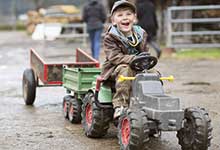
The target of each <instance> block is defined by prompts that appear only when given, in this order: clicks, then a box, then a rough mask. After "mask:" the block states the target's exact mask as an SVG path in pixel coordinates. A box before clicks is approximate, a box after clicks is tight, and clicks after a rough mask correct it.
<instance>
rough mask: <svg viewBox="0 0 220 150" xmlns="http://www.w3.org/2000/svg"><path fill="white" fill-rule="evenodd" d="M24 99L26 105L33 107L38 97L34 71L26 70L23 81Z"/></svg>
mask: <svg viewBox="0 0 220 150" xmlns="http://www.w3.org/2000/svg"><path fill="white" fill-rule="evenodd" d="M22 90H23V98H24V101H25V104H26V105H33V103H34V100H35V96H36V81H35V76H34V71H33V69H26V70H25V71H24V73H23V80H22Z"/></svg>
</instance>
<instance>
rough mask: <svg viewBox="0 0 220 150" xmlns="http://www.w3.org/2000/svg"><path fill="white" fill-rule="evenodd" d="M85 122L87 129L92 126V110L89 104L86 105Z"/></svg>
mask: <svg viewBox="0 0 220 150" xmlns="http://www.w3.org/2000/svg"><path fill="white" fill-rule="evenodd" d="M86 122H87V125H88V127H90V126H91V124H92V108H91V105H90V104H88V105H86Z"/></svg>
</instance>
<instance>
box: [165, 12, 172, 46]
mask: <svg viewBox="0 0 220 150" xmlns="http://www.w3.org/2000/svg"><path fill="white" fill-rule="evenodd" d="M171 41H172V10H171V9H170V8H168V10H167V43H166V46H167V47H171V45H172V43H171Z"/></svg>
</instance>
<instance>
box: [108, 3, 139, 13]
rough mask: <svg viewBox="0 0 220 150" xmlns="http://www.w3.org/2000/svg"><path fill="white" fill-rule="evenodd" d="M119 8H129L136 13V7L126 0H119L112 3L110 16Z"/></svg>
mask: <svg viewBox="0 0 220 150" xmlns="http://www.w3.org/2000/svg"><path fill="white" fill-rule="evenodd" d="M119 8H130V9H131V10H132V11H133V12H134V13H136V7H135V5H134V4H132V3H130V2H128V1H126V0H119V1H117V2H115V3H114V5H113V7H112V10H111V16H112V15H113V14H114V12H115V11H116V10H117V9H119Z"/></svg>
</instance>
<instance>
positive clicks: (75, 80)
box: [63, 67, 101, 95]
mask: <svg viewBox="0 0 220 150" xmlns="http://www.w3.org/2000/svg"><path fill="white" fill-rule="evenodd" d="M100 72H101V69H100V68H68V67H64V68H63V87H65V88H66V89H67V90H68V91H73V92H74V94H78V95H81V94H85V93H86V92H87V91H88V90H89V89H90V88H91V87H92V82H93V81H94V78H95V76H97V75H99V74H100Z"/></svg>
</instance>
